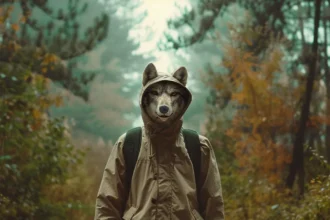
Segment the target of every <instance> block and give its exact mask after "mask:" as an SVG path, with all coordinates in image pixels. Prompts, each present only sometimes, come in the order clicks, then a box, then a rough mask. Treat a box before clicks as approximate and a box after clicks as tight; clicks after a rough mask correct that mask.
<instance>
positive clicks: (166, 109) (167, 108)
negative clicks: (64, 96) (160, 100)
mask: <svg viewBox="0 0 330 220" xmlns="http://www.w3.org/2000/svg"><path fill="white" fill-rule="evenodd" d="M169 109H170V108H169V107H168V106H166V105H162V106H160V107H159V111H160V112H161V113H162V114H166V113H167V112H168V110H169Z"/></svg>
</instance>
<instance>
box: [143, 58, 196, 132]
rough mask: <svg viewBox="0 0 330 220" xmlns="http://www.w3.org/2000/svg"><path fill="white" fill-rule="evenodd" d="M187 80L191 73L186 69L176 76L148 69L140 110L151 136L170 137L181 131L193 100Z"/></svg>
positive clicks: (145, 72) (152, 66)
mask: <svg viewBox="0 0 330 220" xmlns="http://www.w3.org/2000/svg"><path fill="white" fill-rule="evenodd" d="M187 78H188V73H187V70H186V68H184V67H180V68H179V69H178V70H177V71H175V72H174V73H173V74H165V73H159V72H157V70H156V67H155V66H154V65H153V64H152V63H150V64H148V66H147V67H146V68H145V70H144V72H143V80H142V84H143V88H142V91H141V94H140V107H141V113H142V119H143V122H144V124H145V126H146V128H147V131H148V132H149V133H164V132H166V133H167V132H169V130H172V132H174V131H175V130H177V129H181V126H182V116H183V114H184V113H185V111H186V110H187V108H188V106H189V105H190V102H191V99H192V97H191V93H190V92H189V90H188V89H187V88H186V84H187ZM172 132H171V133H172ZM174 133H176V132H174Z"/></svg>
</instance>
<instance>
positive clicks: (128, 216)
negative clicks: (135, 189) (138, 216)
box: [123, 206, 137, 220]
mask: <svg viewBox="0 0 330 220" xmlns="http://www.w3.org/2000/svg"><path fill="white" fill-rule="evenodd" d="M136 211H137V208H135V207H133V206H132V207H130V208H129V209H128V210H127V212H125V214H124V216H123V219H124V220H129V219H132V218H133V215H134V214H135V213H136Z"/></svg>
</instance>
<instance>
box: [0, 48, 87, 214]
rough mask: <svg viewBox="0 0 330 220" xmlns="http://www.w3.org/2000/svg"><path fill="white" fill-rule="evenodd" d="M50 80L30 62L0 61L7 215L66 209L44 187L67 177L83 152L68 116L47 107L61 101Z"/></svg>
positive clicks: (1, 210)
mask: <svg viewBox="0 0 330 220" xmlns="http://www.w3.org/2000/svg"><path fill="white" fill-rule="evenodd" d="M1 46H6V45H1ZM18 50H19V49H18ZM25 57H26V59H42V57H38V58H35V57H33V56H32V57H31V56H29V55H27V54H25ZM48 83H49V82H48V80H47V79H46V78H45V77H44V76H42V75H40V74H35V73H33V72H32V71H31V66H29V65H24V67H22V64H20V63H17V64H16V65H10V64H8V63H0V89H1V90H0V91H1V93H0V112H1V113H0V216H1V217H2V219H46V218H47V219H51V217H58V218H59V219H62V218H63V216H64V213H65V209H67V208H65V207H63V205H61V204H56V203H51V202H50V201H49V198H48V197H47V196H46V194H45V191H47V189H48V187H50V186H51V185H53V184H60V183H64V182H65V180H66V179H67V178H68V173H69V170H70V168H71V167H72V166H73V165H75V164H78V163H80V162H81V158H82V154H83V152H82V151H77V150H75V149H74V148H73V146H72V144H70V142H69V141H68V138H67V136H66V128H65V126H64V124H63V118H54V119H50V118H48V116H47V114H46V112H47V111H48V108H49V107H50V106H51V105H53V104H59V102H60V98H59V97H53V96H50V95H48V92H47V89H48Z"/></svg>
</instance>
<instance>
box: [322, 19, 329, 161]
mask: <svg viewBox="0 0 330 220" xmlns="http://www.w3.org/2000/svg"><path fill="white" fill-rule="evenodd" d="M327 23H328V21H327V18H323V29H324V60H325V61H324V69H325V73H324V74H325V87H326V92H327V100H326V103H327V109H326V116H327V117H330V76H329V65H328V59H329V58H328V51H327V48H328V30H327V28H328V25H327ZM325 150H326V158H327V160H328V163H329V164H330V124H329V123H328V121H327V122H326V127H325Z"/></svg>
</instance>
